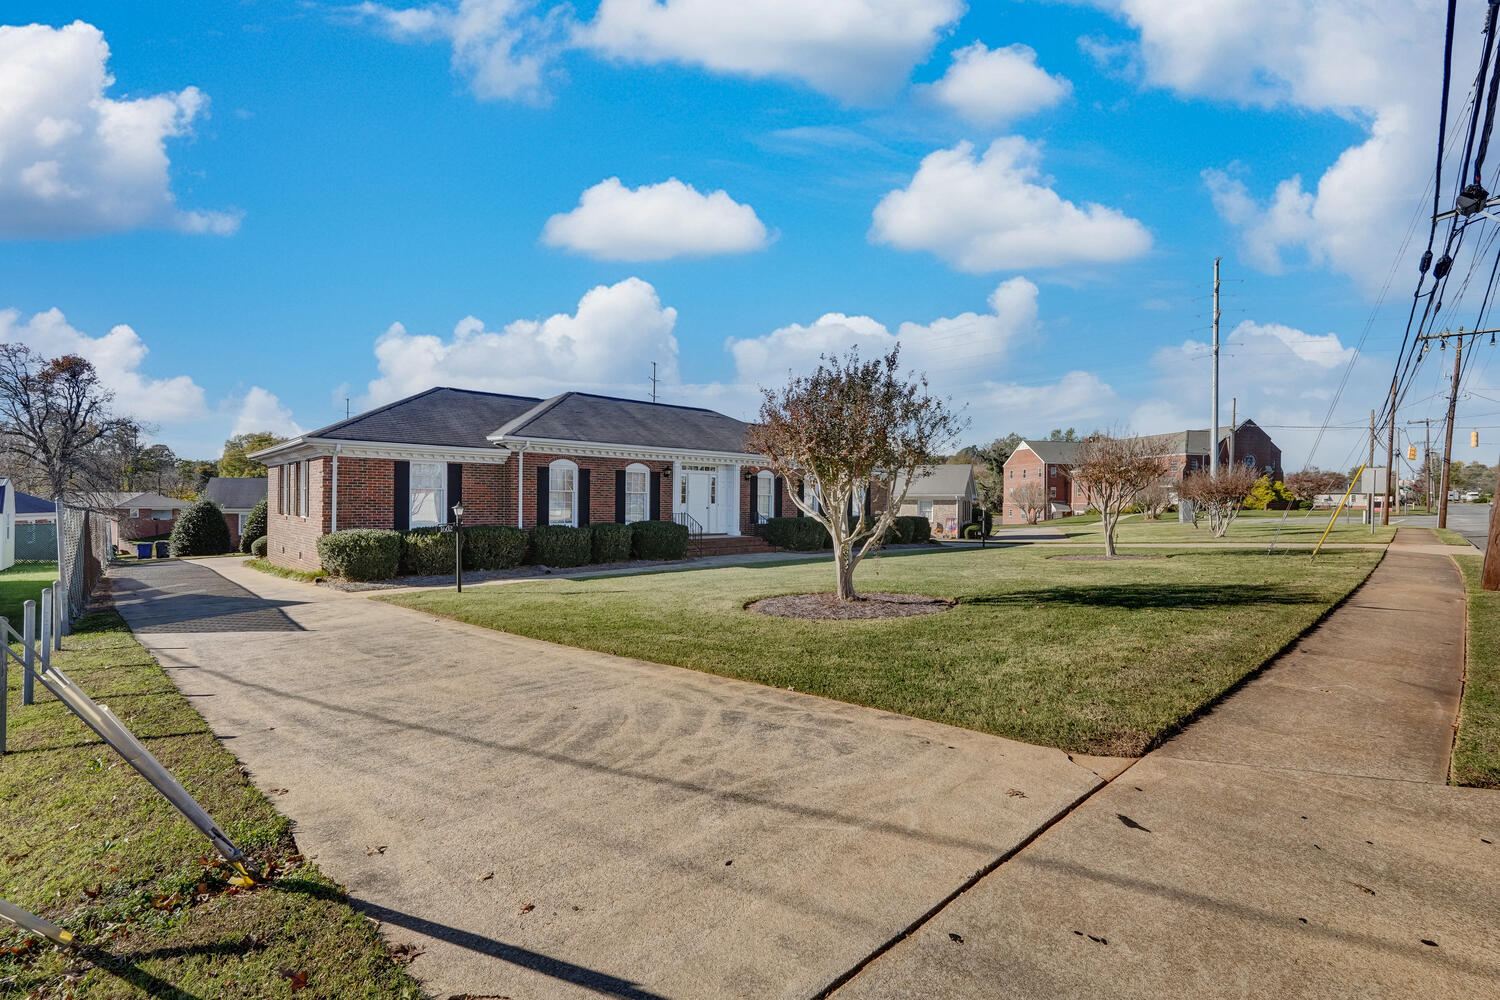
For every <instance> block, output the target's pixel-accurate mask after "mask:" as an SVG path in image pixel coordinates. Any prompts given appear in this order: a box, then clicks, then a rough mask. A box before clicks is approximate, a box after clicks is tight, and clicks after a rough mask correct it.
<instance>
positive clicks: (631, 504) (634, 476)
mask: <svg viewBox="0 0 1500 1000" xmlns="http://www.w3.org/2000/svg"><path fill="white" fill-rule="evenodd" d="M683 478H684V480H686V478H687V477H685V476H684V477H683ZM650 491H651V470H650V469H648V468H646V467H645V466H644V465H639V464H635V465H627V466H625V523H626V524H633V523H635V522H636V521H644V520H646V518H647V517H649V516H650V513H651V498H650Z"/></svg>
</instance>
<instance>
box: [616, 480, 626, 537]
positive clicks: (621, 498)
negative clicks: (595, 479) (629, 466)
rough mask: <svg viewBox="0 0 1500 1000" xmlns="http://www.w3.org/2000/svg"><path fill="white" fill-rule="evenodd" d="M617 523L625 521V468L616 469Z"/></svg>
mask: <svg viewBox="0 0 1500 1000" xmlns="http://www.w3.org/2000/svg"><path fill="white" fill-rule="evenodd" d="M615 523H616V524H624V523H625V470H624V469H616V470H615Z"/></svg>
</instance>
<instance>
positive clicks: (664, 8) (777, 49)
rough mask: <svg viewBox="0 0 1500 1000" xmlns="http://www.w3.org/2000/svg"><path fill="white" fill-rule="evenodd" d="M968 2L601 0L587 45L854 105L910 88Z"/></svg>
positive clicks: (588, 29) (588, 30) (634, 59)
mask: <svg viewBox="0 0 1500 1000" xmlns="http://www.w3.org/2000/svg"><path fill="white" fill-rule="evenodd" d="M964 9H965V4H964V2H963V0H818V2H816V3H807V2H805V0H737V2H735V3H722V2H719V0H601V2H600V4H599V9H598V12H597V13H596V14H595V16H594V19H593V21H591V22H590V23H589V24H588V25H587V26H586V27H584V28H583V29H582V30H581V32H580V38H581V40H582V41H583V42H585V43H586V44H588V45H591V46H593V47H594V48H596V49H598V50H599V51H601V52H604V53H606V54H608V55H610V56H613V57H615V58H617V59H621V60H626V61H630V62H645V63H658V62H677V63H684V64H687V65H691V66H701V67H703V68H705V69H709V70H712V71H715V72H719V73H729V74H733V75H738V76H748V77H776V78H781V79H789V80H797V81H800V82H802V83H805V84H807V85H809V86H811V87H813V88H814V89H816V90H820V91H823V92H824V93H827V94H831V95H833V96H834V97H837V98H840V99H843V100H850V101H857V100H863V99H867V98H870V97H873V96H877V95H880V94H883V93H889V92H891V91H893V90H894V89H896V88H898V87H899V86H900V85H901V84H902V83H904V82H905V80H906V79H907V77H908V75H909V74H910V72H911V69H912V67H913V66H914V65H916V64H917V63H918V62H920V61H921V60H922V59H923V57H925V56H926V55H927V53H928V52H930V51H931V50H932V47H933V45H934V44H935V43H936V42H937V40H938V37H939V35H940V33H941V32H942V31H943V30H944V29H945V28H946V27H948V26H949V25H951V24H953V23H954V22H956V21H957V20H958V18H959V17H960V16H962V14H963V12H964Z"/></svg>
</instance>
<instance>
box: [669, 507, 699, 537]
mask: <svg viewBox="0 0 1500 1000" xmlns="http://www.w3.org/2000/svg"><path fill="white" fill-rule="evenodd" d="M672 520H674V521H676V522H677V523H678V524H680V525H682V526H683V527H684V528H686V529H687V530H688V534H689V535H699V536H701V535H703V534H704V533H705V532H704V531H703V525H701V524H699V523H698V519H697V518H696V517H694V516H693V515H691V514H689V513H688V512H687V511H685V510H679V511H677V512H676V513H674V514H673V515H672Z"/></svg>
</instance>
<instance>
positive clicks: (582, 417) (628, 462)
mask: <svg viewBox="0 0 1500 1000" xmlns="http://www.w3.org/2000/svg"><path fill="white" fill-rule="evenodd" d="M749 426H750V425H748V424H746V423H744V422H743V421H739V420H735V419H734V418H732V417H729V416H726V415H725V414H722V413H718V412H715V411H713V410H707V409H700V408H697V407H688V406H673V405H669V404H664V403H648V402H643V401H640V400H631V399H619V398H615V397H611V396H599V395H592V394H589V393H581V392H567V393H563V394H561V395H558V396H553V397H552V398H550V399H536V398H530V397H523V396H509V395H501V394H497V393H488V392H476V391H472V390H466V389H453V388H444V387H439V388H434V389H429V390H427V391H426V392H421V393H418V394H416V395H414V396H409V397H407V398H406V399H401V400H397V401H396V402H394V403H390V404H388V405H386V406H382V407H378V408H376V409H373V410H369V411H367V412H365V413H361V414H358V415H356V416H354V417H351V418H349V419H347V420H343V421H340V422H338V423H335V424H331V425H329V426H327V427H323V428H320V429H319V430H315V431H310V432H308V433H306V434H302V435H299V436H298V437H295V438H293V439H292V440H290V441H286V442H284V443H282V444H278V445H275V446H273V447H271V448H267V449H265V450H264V451H260V452H257V453H255V455H254V458H255V459H256V460H257V461H260V462H263V463H265V464H266V466H267V468H268V473H269V474H268V476H267V491H268V496H269V498H270V504H269V508H270V510H269V517H268V532H267V533H268V538H269V540H268V542H267V555H268V557H269V558H270V559H271V560H272V561H273V562H275V563H278V564H280V565H283V566H288V567H294V568H298V569H317V568H318V551H317V540H318V537H319V536H320V535H324V534H328V533H329V532H333V531H338V530H341V529H345V528H391V529H396V530H401V531H405V530H409V529H411V528H418V527H425V526H432V525H439V524H444V523H447V522H449V521H450V520H451V519H452V508H453V507H454V505H455V504H462V506H463V508H464V523H465V524H470V525H477V524H505V525H514V526H516V527H520V528H531V527H535V526H536V525H539V524H568V525H577V526H582V525H587V524H597V523H601V522H606V521H613V522H617V523H622V524H624V523H630V522H633V521H641V520H661V521H678V522H679V523H683V524H687V525H688V526H689V527H690V528H691V529H692V530H694V531H695V532H699V533H702V534H704V535H709V536H715V535H717V536H723V537H724V538H729V539H733V538H745V537H746V536H750V535H753V534H754V533H755V532H756V530H757V528H758V526H759V525H760V524H761V523H763V522H764V521H765V519H767V518H769V517H774V516H780V515H782V514H786V515H795V514H796V513H797V508H796V505H795V504H794V503H792V502H791V499H790V495H789V494H788V492H787V491H788V488H789V487H788V484H787V483H786V482H785V481H784V480H783V479H782V478H781V477H777V476H774V475H773V474H772V473H771V472H770V470H768V469H766V468H765V459H764V458H763V457H762V456H759V455H755V454H752V453H750V452H748V451H746V446H745V434H746V431H748V430H749ZM791 488H793V489H800V488H801V486H800V484H794V485H793V486H792V487H791ZM742 544H744V546H745V547H747V548H751V547H756V546H759V545H760V544H761V543H760V542H759V539H754V540H753V541H752V540H749V539H747V540H746V542H744V543H742Z"/></svg>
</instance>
